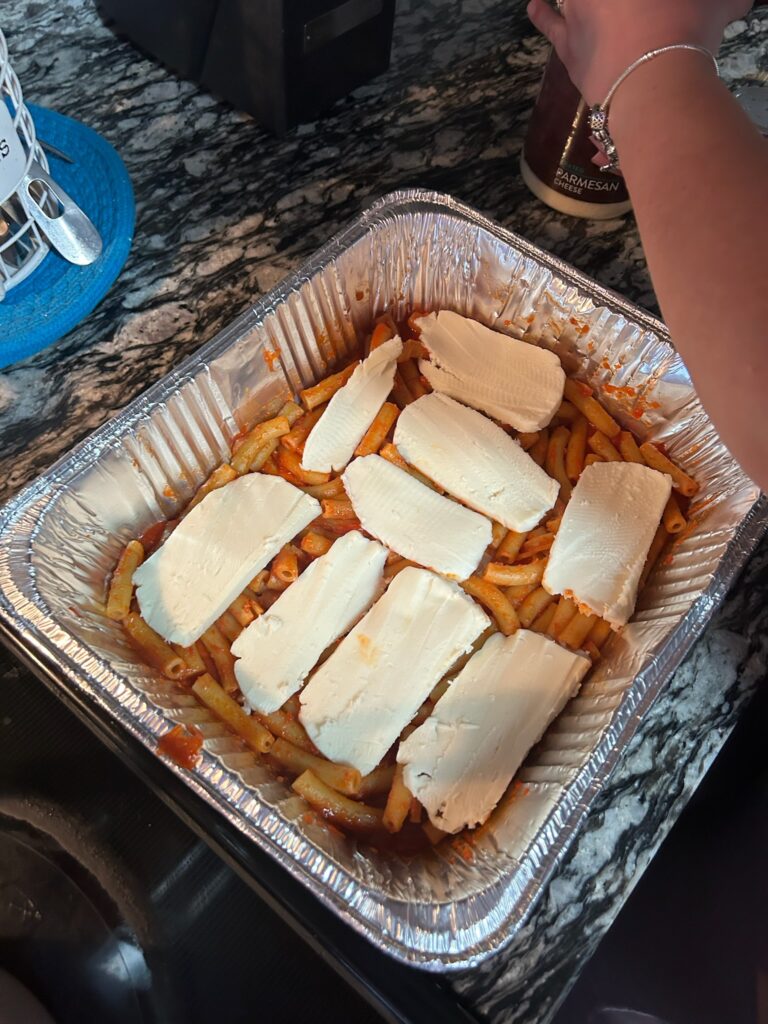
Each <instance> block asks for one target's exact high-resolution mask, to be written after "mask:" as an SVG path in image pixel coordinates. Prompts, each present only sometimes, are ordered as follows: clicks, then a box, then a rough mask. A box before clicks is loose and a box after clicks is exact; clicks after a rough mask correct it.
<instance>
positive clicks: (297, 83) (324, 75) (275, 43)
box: [98, 0, 395, 134]
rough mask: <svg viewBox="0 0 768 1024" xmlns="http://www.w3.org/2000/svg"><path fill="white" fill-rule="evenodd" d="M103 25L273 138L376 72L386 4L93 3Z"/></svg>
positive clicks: (390, 17) (385, 61) (386, 27)
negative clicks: (250, 119) (253, 120)
mask: <svg viewBox="0 0 768 1024" xmlns="http://www.w3.org/2000/svg"><path fill="white" fill-rule="evenodd" d="M98 6H99V10H100V11H101V13H102V16H103V17H104V19H105V21H106V22H107V24H108V25H110V27H112V28H113V29H114V30H115V31H117V32H118V33H120V34H121V35H125V36H127V37H128V38H129V39H131V40H132V41H133V42H134V43H136V44H137V45H138V46H139V47H140V48H141V49H142V50H144V51H146V52H147V53H148V54H150V55H151V56H153V57H154V58H155V59H157V60H159V61H162V62H163V63H164V64H166V65H168V66H169V67H170V68H171V69H172V70H174V71H176V72H177V73H178V74H180V75H182V76H183V77H185V78H191V79H193V80H194V81H198V82H200V83H201V84H202V85H204V86H206V87H207V88H209V89H210V90H211V91H212V92H214V93H216V94H217V95H218V96H221V97H222V98H223V99H225V100H228V101H229V102H230V103H232V104H233V105H234V106H235V107H237V108H239V109H240V110H245V111H247V112H248V113H249V114H252V115H253V116H254V117H255V118H256V120H257V121H258V122H259V123H260V124H262V125H264V127H266V128H270V129H271V130H272V131H275V132H277V133H278V134H283V133H285V132H286V131H288V129H289V128H292V127H294V126H295V125H297V124H299V123H301V122H302V121H308V120H313V119H314V118H315V117H317V115H318V114H320V113H321V112H322V111H324V110H326V109H327V108H328V107H329V106H330V105H331V104H332V103H334V102H335V101H336V100H338V99H340V98H341V97H342V96H346V95H347V94H348V93H350V92H351V91H352V90H353V89H356V88H357V87H358V86H360V85H362V84H363V83H364V82H367V81H368V80H369V79H371V78H374V77H375V76H376V75H379V74H381V73H382V72H384V71H386V69H387V67H388V66H389V56H390V50H391V46H392V28H393V24H394V18H395V0H345V2H343V3H339V2H338V0H258V2H253V0H99V4H98Z"/></svg>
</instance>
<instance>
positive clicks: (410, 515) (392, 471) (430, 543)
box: [343, 455, 491, 580]
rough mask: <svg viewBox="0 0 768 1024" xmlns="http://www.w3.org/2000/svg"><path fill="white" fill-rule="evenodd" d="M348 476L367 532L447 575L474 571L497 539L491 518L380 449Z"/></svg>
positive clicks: (353, 464) (347, 482) (349, 490)
mask: <svg viewBox="0 0 768 1024" xmlns="http://www.w3.org/2000/svg"><path fill="white" fill-rule="evenodd" d="M343 480H344V487H345V489H346V492H347V494H348V495H349V498H350V501H351V502H352V506H353V508H354V510H355V515H356V516H357V517H358V519H359V520H360V522H361V524H362V527H363V529H364V530H365V531H366V533H370V534H371V536H373V537H377V538H378V539H379V540H380V541H381V542H382V544H386V545H387V547H388V548H392V550H393V551H396V552H397V553H398V554H399V555H403V556H404V557H405V558H408V559H410V560H411V561H413V562H418V563H419V564H420V565H426V566H428V567H429V568H430V569H434V570H435V571H436V572H441V573H443V575H445V576H452V577H453V578H454V579H457V580H465V579H466V578H467V577H468V576H471V575H472V573H473V572H474V571H475V569H476V568H477V566H478V565H479V563H480V559H481V558H482V557H483V552H484V551H485V549H486V548H487V547H488V545H489V544H490V543H491V524H490V522H489V520H488V519H485V518H484V517H483V516H480V515H478V514H477V512H472V511H471V510H470V509H468V508H464V507H463V506H462V505H457V504H456V502H454V501H451V500H450V499H449V498H444V497H443V496H442V495H441V494H438V493H437V492H436V491H433V490H432V489H431V488H430V487H427V486H426V484H422V483H420V482H419V481H418V480H416V479H414V477H412V476H411V475H410V474H409V473H407V472H406V471H405V470H404V469H400V468H398V467H397V466H393V465H392V463H391V462H387V460H386V459H382V458H381V456H380V455H366V456H365V457H364V458H362V459H355V460H354V461H353V462H351V463H350V464H349V466H347V469H346V472H345V473H344V476H343Z"/></svg>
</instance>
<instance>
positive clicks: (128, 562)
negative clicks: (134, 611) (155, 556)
mask: <svg viewBox="0 0 768 1024" xmlns="http://www.w3.org/2000/svg"><path fill="white" fill-rule="evenodd" d="M143 561H144V547H143V545H142V543H141V541H138V540H130V541H128V543H127V544H126V545H125V547H124V548H123V552H122V554H121V555H120V560H119V561H118V563H117V566H116V568H115V571H114V572H113V573H112V581H111V583H110V584H109V593H108V594H107V618H108V619H112V620H113V621H114V622H119V621H120V620H121V619H124V618H125V617H126V615H127V614H128V613H129V612H130V610H131V600H132V598H133V574H134V573H135V572H136V570H137V569H138V567H139V566H140V565H141V563H142V562H143Z"/></svg>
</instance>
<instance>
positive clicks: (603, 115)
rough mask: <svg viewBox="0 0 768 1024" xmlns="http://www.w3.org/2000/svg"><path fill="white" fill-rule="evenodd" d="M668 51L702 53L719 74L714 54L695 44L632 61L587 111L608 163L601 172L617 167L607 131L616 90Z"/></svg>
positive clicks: (651, 52)
mask: <svg viewBox="0 0 768 1024" xmlns="http://www.w3.org/2000/svg"><path fill="white" fill-rule="evenodd" d="M670 50H695V51H696V52H698V53H703V54H704V56H705V57H709V59H710V60H711V61H712V63H713V64H714V65H715V74H716V75H719V74H720V68H719V67H718V64H717V60H716V58H715V56H714V54H712V53H711V52H710V51H709V50H708V49H707V48H706V46H699V45H698V44H697V43H672V45H671V46H660V47H659V48H658V50H649V51H648V52H647V53H644V54H643V55H642V57H638V58H637V60H636V61H633V62H632V63H631V64H630V65H629V67H628V68H627V69H626V70H625V71H623V72H622V73H621V74H620V75H619V77H618V78H617V79H616V81H615V82H614V83H613V85H612V86H611V88H610V89H609V90H608V95H607V96H606V97H605V99H604V100H603V102H602V103H598V104H596V105H595V106H594V107H592V108H591V109H590V111H589V127H590V129H591V131H592V134H593V135H594V136H595V138H596V139H597V141H598V142H599V143H600V144H601V145H602V147H603V149H604V150H605V155H606V157H607V158H608V163H607V164H604V165H603V167H602V170H604V171H616V170H618V167H619V154H618V152H617V151H616V144H615V143H614V141H613V139H612V138H611V135H610V132H609V131H608V108H609V107H610V104H611V100H612V99H613V97H614V94H615V92H616V90H617V89H618V88H619V86H620V85H621V84H622V83H623V82H624V81H625V80H626V79H627V78H629V76H630V75H631V74H632V72H633V71H636V70H637V69H638V68H639V67H641V66H642V65H643V64H647V63H648V61H650V60H654V58H656V57H658V56H660V55H661V54H662V53H669V52H670Z"/></svg>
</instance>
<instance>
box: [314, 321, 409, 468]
mask: <svg viewBox="0 0 768 1024" xmlns="http://www.w3.org/2000/svg"><path fill="white" fill-rule="evenodd" d="M402 351H403V343H402V341H401V340H400V339H399V338H391V339H390V340H389V341H385V342H384V344H383V345H379V347H378V348H376V349H374V350H373V352H371V354H370V355H369V356H368V358H367V359H364V360H363V361H362V363H360V364H359V365H358V367H357V369H356V370H355V372H354V373H353V374H352V376H351V377H350V378H349V380H348V381H347V383H346V384H345V385H344V387H343V388H340V389H339V390H338V391H337V392H336V394H335V395H334V396H333V398H331V400H330V402H329V403H328V408H327V409H326V410H325V412H324V413H323V415H322V416H321V417H320V419H319V420H318V421H317V423H316V424H315V426H314V427H313V429H312V432H311V433H310V435H309V437H308V438H307V441H306V444H305V445H304V454H303V455H302V458H301V466H302V469H309V470H312V471H314V472H317V473H330V472H331V470H335V471H337V472H338V471H339V470H341V469H343V468H344V467H345V466H346V464H347V463H348V462H349V460H350V459H351V458H352V456H353V455H354V454H355V448H357V446H358V445H359V444H360V442H361V441H362V439H363V437H364V435H365V432H366V430H367V429H368V427H370V425H371V423H373V421H374V419H375V418H376V413H377V412H378V411H379V409H380V408H381V406H382V405H383V404H384V402H385V401H386V399H387V395H388V394H389V392H390V391H391V390H392V383H393V381H394V379H395V371H396V369H397V357H398V356H399V355H400V353H401V352H402Z"/></svg>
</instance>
